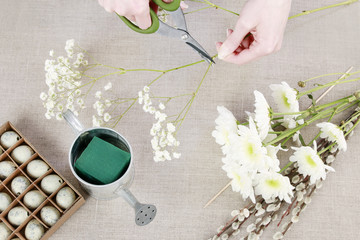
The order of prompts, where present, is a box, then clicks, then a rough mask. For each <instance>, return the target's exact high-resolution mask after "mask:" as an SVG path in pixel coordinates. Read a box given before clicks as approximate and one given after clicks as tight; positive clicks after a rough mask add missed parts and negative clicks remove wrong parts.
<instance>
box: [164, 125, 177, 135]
mask: <svg viewBox="0 0 360 240" xmlns="http://www.w3.org/2000/svg"><path fill="white" fill-rule="evenodd" d="M166 128H167V130H168V131H169V132H171V133H172V132H175V130H176V127H175V125H174V124H173V123H167V124H166Z"/></svg>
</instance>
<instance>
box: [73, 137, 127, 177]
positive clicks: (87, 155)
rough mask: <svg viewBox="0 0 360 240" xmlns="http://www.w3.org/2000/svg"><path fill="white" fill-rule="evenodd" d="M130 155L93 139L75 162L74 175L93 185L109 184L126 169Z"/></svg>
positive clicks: (100, 140) (97, 139) (95, 138)
mask: <svg viewBox="0 0 360 240" xmlns="http://www.w3.org/2000/svg"><path fill="white" fill-rule="evenodd" d="M129 163H130V153H128V152H126V151H123V150H121V149H120V148H118V147H115V146H114V145H112V144H110V143H108V142H106V141H104V140H102V139H100V138H98V137H94V138H93V139H92V140H91V142H90V143H89V145H88V146H87V147H86V148H85V150H84V151H83V152H82V153H81V155H80V157H79V158H78V159H77V160H76V162H75V171H76V173H77V174H78V175H79V176H80V177H81V178H83V179H84V180H86V181H87V182H90V183H93V184H109V183H112V182H114V181H115V180H117V179H119V178H120V177H121V176H122V175H123V174H124V173H125V172H126V169H127V168H128V166H129Z"/></svg>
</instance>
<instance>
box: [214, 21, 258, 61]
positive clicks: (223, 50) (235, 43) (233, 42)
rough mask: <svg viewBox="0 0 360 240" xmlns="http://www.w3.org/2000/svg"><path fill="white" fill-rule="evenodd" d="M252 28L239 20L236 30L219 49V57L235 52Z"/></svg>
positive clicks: (222, 57)
mask: <svg viewBox="0 0 360 240" xmlns="http://www.w3.org/2000/svg"><path fill="white" fill-rule="evenodd" d="M250 30H251V28H249V27H245V26H244V25H243V24H241V23H240V21H238V22H237V24H236V26H235V29H234V31H233V32H232V33H231V34H230V35H229V36H228V38H227V39H226V40H225V41H224V43H223V44H222V45H221V47H220V49H219V59H224V58H226V57H227V56H229V55H230V54H231V53H233V52H234V51H235V50H236V49H237V48H238V47H239V46H240V43H241V42H242V40H243V39H244V37H245V36H246V35H247V34H248V33H249V32H250Z"/></svg>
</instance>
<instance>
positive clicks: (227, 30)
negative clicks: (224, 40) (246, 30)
mask: <svg viewBox="0 0 360 240" xmlns="http://www.w3.org/2000/svg"><path fill="white" fill-rule="evenodd" d="M229 35H230V29H228V28H227V29H226V37H228V36H229Z"/></svg>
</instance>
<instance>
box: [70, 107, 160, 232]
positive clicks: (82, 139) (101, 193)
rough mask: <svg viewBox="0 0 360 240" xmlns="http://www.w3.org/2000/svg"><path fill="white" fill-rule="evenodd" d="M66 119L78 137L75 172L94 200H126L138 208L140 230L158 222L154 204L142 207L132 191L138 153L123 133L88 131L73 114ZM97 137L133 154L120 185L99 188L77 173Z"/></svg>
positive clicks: (73, 147)
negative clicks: (82, 157) (135, 160)
mask: <svg viewBox="0 0 360 240" xmlns="http://www.w3.org/2000/svg"><path fill="white" fill-rule="evenodd" d="M63 117H64V119H65V120H66V122H67V123H68V124H69V125H70V127H71V128H72V130H73V131H74V132H75V133H76V135H77V136H76V138H75V140H74V142H73V143H72V145H71V148H70V151H69V164H70V169H71V172H72V173H73V174H74V176H75V177H76V178H77V180H78V181H79V182H80V184H81V186H82V187H83V188H84V189H85V191H87V192H88V193H89V194H90V196H91V197H93V198H96V199H99V200H110V199H114V198H117V197H119V196H121V197H123V198H124V199H125V200H126V201H127V202H128V203H129V204H130V206H131V207H133V208H134V210H135V222H136V224H137V225H139V226H144V225H146V224H148V223H150V222H151V221H152V220H154V218H155V216H156V211H157V210H156V207H155V206H154V205H151V204H142V203H140V202H139V201H138V200H137V199H136V198H135V196H134V195H133V194H132V193H131V192H130V190H129V187H130V185H131V183H132V181H133V179H134V168H133V161H134V153H133V151H132V149H131V146H130V144H129V142H128V141H127V140H126V139H125V138H124V137H123V136H122V135H121V134H120V133H118V132H116V131H114V130H113V129H110V128H104V127H94V128H88V129H85V128H84V127H83V125H82V124H81V122H80V121H79V120H78V119H77V117H76V116H75V115H74V114H73V112H72V111H70V110H67V111H66V112H64V113H63ZM95 136H96V137H98V138H100V139H102V140H104V141H107V142H109V143H111V144H113V145H114V146H116V147H118V148H120V149H122V150H124V151H127V152H129V153H130V156H131V157H130V163H129V166H128V168H127V170H126V172H125V173H124V174H123V175H122V176H121V177H120V178H119V179H117V180H116V181H114V182H112V183H109V184H105V185H96V184H92V183H89V182H87V181H85V180H84V179H82V178H81V177H79V175H78V174H77V173H76V171H75V169H74V164H75V161H76V160H77V158H78V157H80V155H81V153H82V152H83V151H84V149H85V148H86V147H87V145H88V144H89V143H90V141H91V140H92V139H93V137H95Z"/></svg>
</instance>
